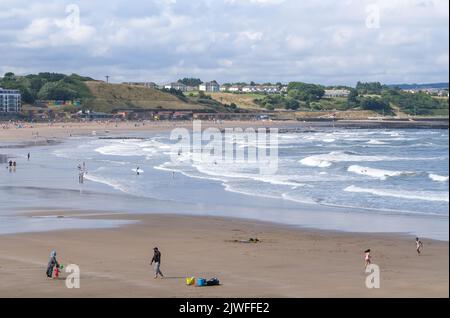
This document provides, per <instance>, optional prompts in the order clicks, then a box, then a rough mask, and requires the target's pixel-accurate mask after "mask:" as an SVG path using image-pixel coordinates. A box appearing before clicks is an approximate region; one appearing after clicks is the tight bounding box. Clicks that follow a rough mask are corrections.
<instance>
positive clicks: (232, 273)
mask: <svg viewBox="0 0 450 318" xmlns="http://www.w3.org/2000/svg"><path fill="white" fill-rule="evenodd" d="M104 213H107V212H100V214H101V215H92V214H97V213H96V212H95V211H84V212H80V211H71V212H68V213H67V214H66V217H69V216H70V215H74V214H76V215H77V217H83V214H84V215H85V216H84V217H87V218H102V219H104V218H108V219H127V220H129V219H134V220H136V219H137V220H139V222H138V223H135V224H130V225H126V226H122V227H120V228H112V229H86V230H62V231H54V232H43V233H20V234H9V235H2V236H1V239H2V242H4V244H2V246H0V262H1V263H2V266H0V280H1V281H2V285H1V286H0V297H54V296H57V297H144V298H145V297H157V298H158V297H201V298H202V297H237V298H241V297H262V298H265V297H294V298H297V297H362V298H366V297H369V298H370V297H448V270H447V269H448V242H441V241H435V240H424V244H425V248H424V251H423V255H422V256H420V257H419V256H417V254H416V252H415V245H414V239H413V238H412V237H409V236H408V237H406V236H402V235H391V234H387V235H385V234H381V233H380V234H364V233H341V232H335V231H322V230H314V229H303V228H302V229H298V228H292V227H290V226H284V225H278V224H273V223H268V222H260V221H255V220H246V219H234V218H224V217H215V216H201V217H199V216H186V215H161V214H152V215H141V214H139V215H136V214H133V215H131V214H128V215H124V214H110V215H109V216H107V215H105V214H104ZM32 214H33V215H41V216H42V215H60V214H65V213H64V211H51V212H48V213H47V212H44V211H41V212H39V213H37V214H36V213H32ZM87 214H91V216H87ZM249 238H258V239H259V240H260V241H261V242H260V243H243V242H242V241H245V240H248V239H249ZM153 246H159V247H160V249H161V250H162V253H163V263H162V270H163V272H164V271H166V272H167V276H168V278H166V279H162V280H160V279H159V280H154V279H153V277H152V269H151V267H149V266H148V265H147V263H148V261H149V258H150V257H151V255H150V253H151V249H152V248H153ZM366 248H371V249H372V251H373V259H374V263H375V264H378V265H379V266H380V268H381V273H382V279H381V288H380V289H378V290H374V289H367V288H366V287H365V285H364V281H365V277H366V274H365V273H364V267H363V259H362V255H363V253H362V252H363V250H364V249H366ZM52 249H56V250H57V251H58V253H59V257H60V260H61V262H62V263H63V264H65V265H66V264H69V263H74V264H78V265H79V266H80V268H81V273H82V279H81V286H82V287H81V289H79V290H68V289H66V288H65V287H64V282H63V281H52V280H47V279H45V275H44V271H45V264H46V261H47V258H48V255H47V254H49V252H50V251H51V250H52ZM219 251H220V252H219ZM17 268H21V270H20V271H17ZM83 273H84V274H83ZM188 276H196V277H206V278H211V277H218V278H219V279H220V280H221V282H222V286H219V287H214V288H210V287H206V288H197V287H188V286H186V285H185V282H184V278H185V277H188ZM30 286H31V287H30Z"/></svg>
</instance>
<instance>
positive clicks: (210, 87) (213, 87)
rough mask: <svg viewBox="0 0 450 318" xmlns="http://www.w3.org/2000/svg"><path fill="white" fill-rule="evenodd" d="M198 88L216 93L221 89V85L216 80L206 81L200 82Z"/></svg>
mask: <svg viewBox="0 0 450 318" xmlns="http://www.w3.org/2000/svg"><path fill="white" fill-rule="evenodd" d="M198 89H199V90H200V91H202V92H209V93H214V92H218V91H220V85H219V83H217V82H216V81H212V82H206V83H202V84H200V86H199V88H198Z"/></svg>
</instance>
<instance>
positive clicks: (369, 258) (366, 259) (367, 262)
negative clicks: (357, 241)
mask: <svg viewBox="0 0 450 318" xmlns="http://www.w3.org/2000/svg"><path fill="white" fill-rule="evenodd" d="M364 253H365V256H364V263H365V266H366V268H367V266H369V265H370V264H371V263H372V256H371V255H370V249H368V250H366V251H364Z"/></svg>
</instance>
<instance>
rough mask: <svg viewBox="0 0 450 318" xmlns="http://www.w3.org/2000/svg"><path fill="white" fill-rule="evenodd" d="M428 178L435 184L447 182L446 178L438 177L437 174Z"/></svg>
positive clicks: (431, 174)
mask: <svg viewBox="0 0 450 318" xmlns="http://www.w3.org/2000/svg"><path fill="white" fill-rule="evenodd" d="M428 177H429V178H430V179H431V180H433V181H436V182H448V176H440V175H438V174H433V173H430V174H429V175H428Z"/></svg>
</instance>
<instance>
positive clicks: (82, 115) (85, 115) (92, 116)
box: [72, 110, 114, 120]
mask: <svg viewBox="0 0 450 318" xmlns="http://www.w3.org/2000/svg"><path fill="white" fill-rule="evenodd" d="M72 117H75V118H78V119H84V120H102V119H112V118H114V115H112V114H107V113H100V112H93V111H90V110H86V111H84V110H80V111H79V112H77V113H76V114H74V115H72Z"/></svg>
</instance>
